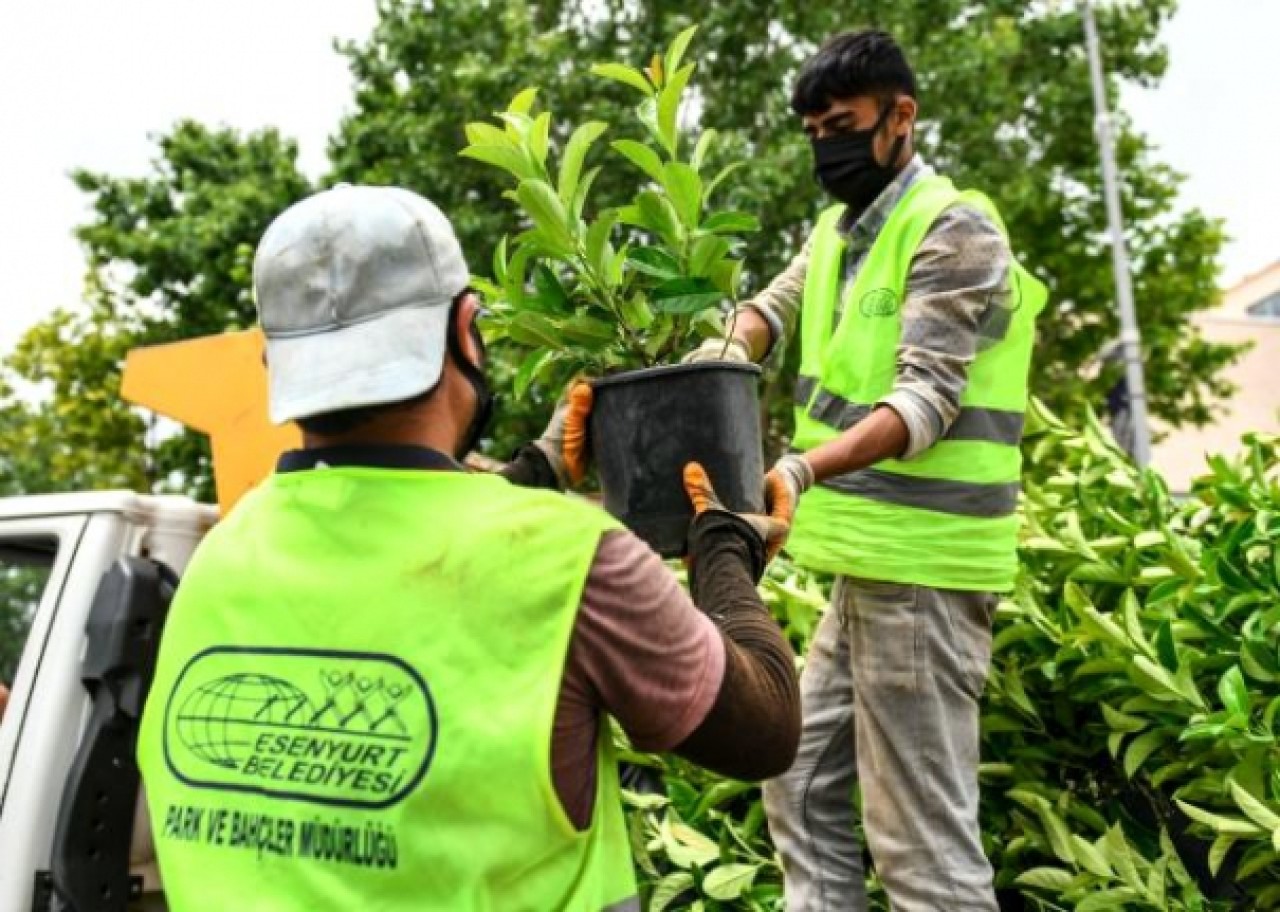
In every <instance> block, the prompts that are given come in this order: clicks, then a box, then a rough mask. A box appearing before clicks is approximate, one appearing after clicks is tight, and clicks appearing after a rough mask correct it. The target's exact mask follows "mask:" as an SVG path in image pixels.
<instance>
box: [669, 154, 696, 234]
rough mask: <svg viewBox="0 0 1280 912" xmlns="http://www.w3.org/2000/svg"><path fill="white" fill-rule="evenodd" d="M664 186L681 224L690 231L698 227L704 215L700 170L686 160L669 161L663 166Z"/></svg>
mask: <svg viewBox="0 0 1280 912" xmlns="http://www.w3.org/2000/svg"><path fill="white" fill-rule="evenodd" d="M662 186H663V188H664V189H665V190H666V191H667V197H668V198H669V199H670V200H671V203H672V205H673V206H674V207H675V210H676V215H678V216H679V218H680V222H681V224H683V225H684V226H685V227H686V228H688V229H689V230H690V231H692V230H693V229H695V228H697V227H698V219H699V218H700V217H701V215H702V178H700V177H698V172H697V171H695V170H693V168H691V167H689V166H688V165H686V164H685V163H684V162H667V164H666V165H664V166H663V168H662Z"/></svg>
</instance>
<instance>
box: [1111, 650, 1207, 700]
mask: <svg viewBox="0 0 1280 912" xmlns="http://www.w3.org/2000/svg"><path fill="white" fill-rule="evenodd" d="M1129 673H1130V676H1131V677H1132V678H1133V679H1134V682H1135V683H1136V684H1138V685H1139V686H1141V687H1143V688H1144V689H1146V690H1147V692H1148V693H1150V694H1151V695H1152V696H1157V697H1162V698H1164V699H1177V700H1182V701H1185V702H1187V703H1190V704H1191V705H1193V706H1195V707H1196V708H1198V709H1204V698H1203V697H1201V696H1200V694H1199V693H1198V692H1197V691H1195V689H1194V687H1193V688H1192V690H1191V691H1190V692H1187V690H1186V687H1185V686H1184V684H1183V683H1182V682H1179V681H1178V680H1176V678H1175V676H1174V675H1171V674H1169V672H1168V671H1167V670H1166V669H1165V668H1163V667H1162V666H1160V665H1157V664H1156V663H1155V662H1153V661H1151V660H1150V659H1148V658H1147V657H1146V656H1141V655H1139V656H1134V659H1133V664H1132V665H1131V666H1130V669H1129Z"/></svg>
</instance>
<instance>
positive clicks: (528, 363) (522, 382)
mask: <svg viewBox="0 0 1280 912" xmlns="http://www.w3.org/2000/svg"><path fill="white" fill-rule="evenodd" d="M554 356H555V350H554V349H550V348H547V349H540V350H535V351H531V352H529V354H528V355H526V356H525V358H524V360H523V361H521V362H520V367H519V368H517V370H516V378H515V381H514V383H513V384H512V391H513V392H514V393H515V397H516V398H517V399H522V398H524V395H525V394H526V393H527V392H528V391H529V385H530V384H531V383H532V382H533V378H534V377H536V376H537V375H538V372H539V371H540V370H542V368H543V367H545V366H546V364H547V362H548V361H549V360H550V359H551V358H553V357H554Z"/></svg>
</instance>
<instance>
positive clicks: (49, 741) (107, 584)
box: [0, 492, 218, 912]
mask: <svg viewBox="0 0 1280 912" xmlns="http://www.w3.org/2000/svg"><path fill="white" fill-rule="evenodd" d="M217 516H218V511H217V510H216V509H215V508H214V507H211V506H207V505H204V504H199V503H196V502H195V501H193V500H191V499H189V498H186V497H174V496H142V495H138V494H133V493H129V492H102V493H86V494H54V495H43V496H34V497H13V498H7V499H0V685H5V686H7V687H8V688H9V690H10V695H9V700H8V707H7V709H6V710H5V711H4V715H3V718H2V719H0V912H46V910H50V912H52V910H69V912H115V910H125V909H141V908H146V909H155V908H163V901H162V899H161V898H160V895H159V894H158V893H157V892H156V891H157V890H158V881H157V878H156V874H155V870H154V865H153V864H152V863H151V861H150V859H148V858H146V857H144V856H145V853H141V854H140V853H139V852H138V851H137V850H136V849H135V850H133V851H132V852H131V846H132V845H135V844H136V845H146V844H147V843H148V842H149V840H148V839H147V838H146V837H145V834H142V833H141V829H142V828H143V827H145V826H146V822H145V820H143V819H140V815H139V814H138V812H137V809H138V808H139V807H140V796H139V778H138V769H137V766H136V764H135V762H134V745H135V742H136V739H137V733H138V720H139V717H140V715H141V711H142V705H143V701H144V699H145V697H146V691H147V688H148V686H149V684H150V680H151V673H152V670H153V668H154V663H155V654H156V647H157V645H158V643H159V635H160V631H161V628H162V626H163V624H164V619H165V613H166V611H167V609H168V606H169V601H170V598H171V597H172V594H173V589H174V586H175V585H176V583H177V579H178V575H179V574H181V573H182V571H183V569H184V568H185V567H186V565H187V561H188V560H189V558H190V556H191V552H192V550H193V549H194V548H195V546H196V544H197V543H198V542H199V541H200V538H201V537H202V536H203V535H204V533H205V532H206V531H207V530H208V529H209V527H210V526H211V525H213V523H214V521H215V520H216V519H217ZM135 821H136V829H137V830H138V833H135ZM136 836H142V838H135V837H136Z"/></svg>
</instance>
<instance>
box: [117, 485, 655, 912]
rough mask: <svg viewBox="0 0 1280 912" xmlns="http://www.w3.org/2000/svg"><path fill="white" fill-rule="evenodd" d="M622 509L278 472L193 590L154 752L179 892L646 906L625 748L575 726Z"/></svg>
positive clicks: (430, 905)
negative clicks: (589, 801)
mask: <svg viewBox="0 0 1280 912" xmlns="http://www.w3.org/2000/svg"><path fill="white" fill-rule="evenodd" d="M615 527H616V526H615V524H614V522H613V520H611V519H610V518H609V517H607V516H606V515H605V514H604V513H603V512H602V511H599V510H597V509H595V508H593V507H590V506H588V505H585V504H581V503H574V502H572V501H569V500H567V499H565V498H564V497H562V496H559V495H556V494H552V493H549V492H542V491H528V490H523V489H520V488H516V487H513V486H512V485H510V484H508V483H507V482H506V481H504V480H503V479H501V478H497V477H493V476H482V475H468V474H462V473H455V472H429V471H419V470H390V469H380V468H378V469H375V468H364V467H335V468H321V469H317V470H311V471H302V472H296V473H290V474H278V475H275V476H273V477H271V478H270V479H269V480H268V481H267V482H265V483H264V484H262V485H261V486H260V487H259V488H258V489H257V490H256V491H254V492H252V493H251V494H249V495H248V497H247V498H246V499H245V500H244V501H242V502H241V504H240V505H239V506H237V507H236V509H235V510H234V511H233V512H232V513H231V514H230V515H229V516H227V517H226V518H225V519H224V520H223V521H222V522H221V523H220V524H219V525H218V526H217V527H216V528H215V529H214V530H213V531H212V532H211V533H210V534H209V536H208V538H207V539H206V540H205V541H204V542H203V543H202V544H201V546H200V548H199V550H198V551H197V553H196V555H195V558H194V559H193V561H192V563H191V565H190V567H189V568H188V570H187V573H186V575H185V577H184V578H183V581H182V585H181V586H180V587H179V589H178V593H177V596H176V598H175V600H174V604H173V608H172V611H171V612H170V616H169V619H168V622H167V625H166V628H165V632H164V637H163V642H162V646H161V650H160V659H159V665H158V668H157V670H156V676H155V682H154V685H153V687H152V690H151V693H150V697H149V699H148V701H147V706H146V711H145V713H144V716H143V722H142V732H141V736H140V739H139V743H138V762H139V765H140V767H141V769H142V774H143V779H144V781H145V785H146V790H147V801H148V805H149V808H150V814H151V822H152V828H153V831H154V837H155V844H156V849H157V853H158V858H159V862H160V871H161V875H162V877H163V879H164V885H165V891H166V894H167V897H168V901H169V906H170V908H172V909H175V910H177V912H184V910H201V912H205V910H209V912H222V910H228V912H229V910H235V912H250V910H263V912H265V910H273V912H279V910H298V912H302V910H307V912H314V910H321V909H342V910H347V909H360V910H362V912H363V910H368V912H375V910H376V912H399V910H406V912H407V910H414V912H418V910H421V909H451V910H463V912H480V910H485V912H499V910H501V912H509V910H529V912H535V910H536V912H546V910H562V909H563V910H574V912H577V910H589V912H599V910H606V909H607V910H617V912H620V910H637V912H638V910H639V902H638V899H637V890H636V883H635V875H634V873H633V869H632V862H631V851H630V847H629V842H628V837H627V831H626V823H625V819H624V817H623V812H622V806H621V791H620V787H619V784H618V772H617V766H616V763H615V761H614V757H613V753H612V747H611V740H610V735H609V730H608V726H607V724H603V723H602V727H601V732H600V738H599V742H598V743H599V745H600V746H599V751H598V756H599V766H598V779H597V787H596V799H595V810H594V816H593V820H592V823H591V826H590V828H589V829H588V830H586V831H585V832H578V831H577V830H576V829H575V828H574V826H573V824H572V822H571V821H570V820H569V818H568V817H567V815H566V814H565V812H564V810H563V808H562V806H561V803H560V800H559V798H558V796H557V794H556V791H555V786H554V783H553V780H552V772H551V733H552V725H553V720H554V718H555V713H556V705H557V701H558V698H559V693H560V685H561V677H562V674H563V670H564V664H565V657H566V655H567V652H568V648H569V640H570V635H571V632H572V630H573V627H574V622H575V618H576V616H577V613H578V606H579V602H580V599H581V596H582V590H583V586H584V584H585V581H586V577H587V573H588V570H589V568H590V565H591V562H592V560H593V557H594V555H595V552H596V546H597V544H598V543H599V539H600V536H601V535H602V534H603V533H604V532H605V531H606V530H609V529H612V528H615Z"/></svg>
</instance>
